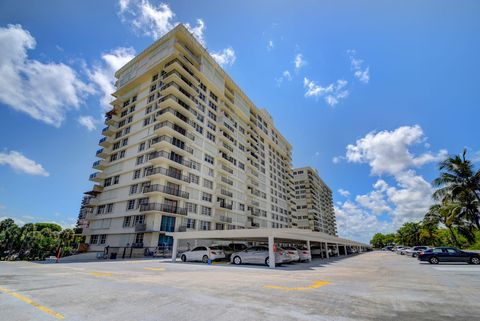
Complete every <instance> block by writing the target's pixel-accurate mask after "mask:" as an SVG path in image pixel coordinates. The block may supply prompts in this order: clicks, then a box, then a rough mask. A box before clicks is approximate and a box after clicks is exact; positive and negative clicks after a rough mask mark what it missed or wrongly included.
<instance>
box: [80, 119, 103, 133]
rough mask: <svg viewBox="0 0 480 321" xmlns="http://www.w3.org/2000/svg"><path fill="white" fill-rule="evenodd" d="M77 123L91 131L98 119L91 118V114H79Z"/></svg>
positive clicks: (95, 126) (95, 127)
mask: <svg viewBox="0 0 480 321" xmlns="http://www.w3.org/2000/svg"><path fill="white" fill-rule="evenodd" d="M78 123H79V124H80V125H82V126H84V127H85V128H86V129H87V130H88V131H89V132H91V131H92V130H95V129H97V123H99V121H97V120H96V119H95V118H93V116H80V117H79V118H78Z"/></svg>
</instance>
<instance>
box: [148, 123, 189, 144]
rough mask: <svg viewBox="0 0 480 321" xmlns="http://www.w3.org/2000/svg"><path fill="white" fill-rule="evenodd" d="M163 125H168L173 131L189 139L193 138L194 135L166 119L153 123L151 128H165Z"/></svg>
mask: <svg viewBox="0 0 480 321" xmlns="http://www.w3.org/2000/svg"><path fill="white" fill-rule="evenodd" d="M165 127H169V128H171V129H173V130H174V131H176V132H177V133H180V134H182V135H183V136H185V137H188V138H190V139H191V140H195V136H194V135H192V134H191V133H189V132H188V131H186V130H185V129H184V128H182V127H180V126H178V125H177V124H174V123H172V122H170V121H168V120H167V121H162V122H161V123H158V124H155V126H154V127H153V130H158V129H159V128H165Z"/></svg>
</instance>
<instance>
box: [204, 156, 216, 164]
mask: <svg viewBox="0 0 480 321" xmlns="http://www.w3.org/2000/svg"><path fill="white" fill-rule="evenodd" d="M205 161H206V162H207V163H210V164H212V165H213V164H214V162H215V161H214V159H213V156H210V155H208V154H205Z"/></svg>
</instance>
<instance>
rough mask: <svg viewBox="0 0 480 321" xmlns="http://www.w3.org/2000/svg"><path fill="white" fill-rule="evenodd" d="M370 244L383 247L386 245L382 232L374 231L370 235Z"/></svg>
mask: <svg viewBox="0 0 480 321" xmlns="http://www.w3.org/2000/svg"><path fill="white" fill-rule="evenodd" d="M370 244H372V246H373V247H374V248H383V247H384V246H385V245H386V244H385V235H383V234H382V233H376V234H375V235H374V236H373V237H372V240H371V241H370Z"/></svg>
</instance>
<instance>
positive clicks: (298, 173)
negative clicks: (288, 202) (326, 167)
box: [292, 167, 337, 235]
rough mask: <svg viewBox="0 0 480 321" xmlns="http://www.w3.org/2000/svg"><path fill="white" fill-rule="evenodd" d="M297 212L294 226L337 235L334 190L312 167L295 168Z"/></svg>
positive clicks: (293, 220)
mask: <svg viewBox="0 0 480 321" xmlns="http://www.w3.org/2000/svg"><path fill="white" fill-rule="evenodd" d="M293 178H294V186H295V203H296V212H295V213H294V214H293V215H292V225H293V227H297V228H301V229H309V230H312V231H317V232H324V233H327V234H330V235H337V223H336V219H335V210H334V208H333V198H332V191H331V190H330V188H329V187H328V186H327V184H325V183H324V182H323V180H322V179H321V178H320V177H319V176H318V172H317V170H316V169H314V168H311V167H302V168H296V169H294V170H293Z"/></svg>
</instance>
